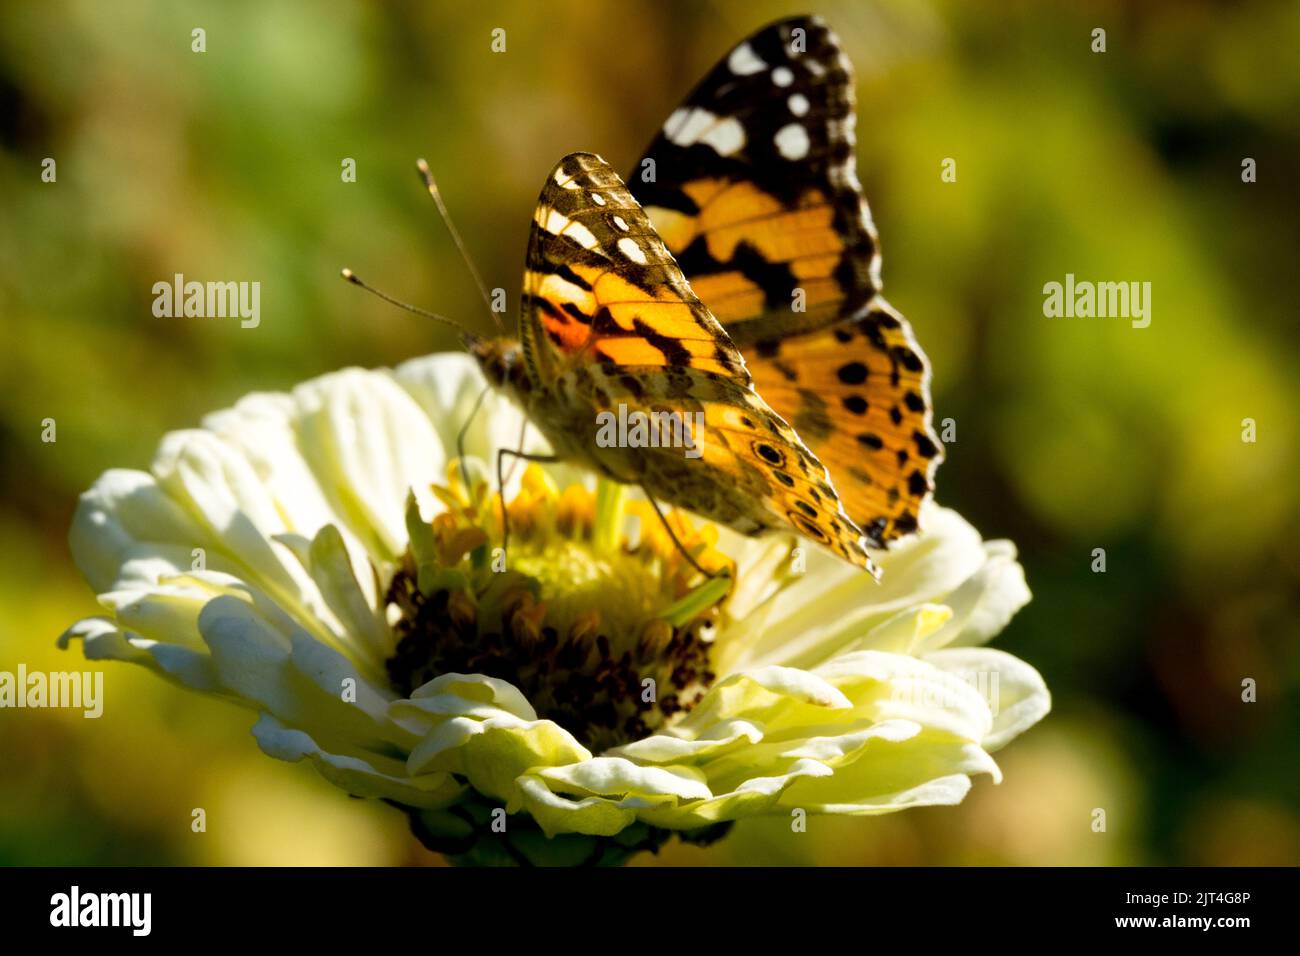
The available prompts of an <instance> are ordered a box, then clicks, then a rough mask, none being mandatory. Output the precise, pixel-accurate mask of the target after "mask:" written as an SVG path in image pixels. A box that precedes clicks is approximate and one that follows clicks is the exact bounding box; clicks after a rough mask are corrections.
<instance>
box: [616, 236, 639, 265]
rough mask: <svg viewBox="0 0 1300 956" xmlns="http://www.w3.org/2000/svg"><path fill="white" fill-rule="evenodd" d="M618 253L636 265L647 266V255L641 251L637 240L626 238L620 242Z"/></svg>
mask: <svg viewBox="0 0 1300 956" xmlns="http://www.w3.org/2000/svg"><path fill="white" fill-rule="evenodd" d="M618 251H619V252H621V253H623V255H625V256H627V257H628V258H629V259H631V260H632V261H633V262H635V263H638V264H640V265H645V264H646V257H645V253H644V252H642V251H641V247H640V246H638V245H637V244H636V240H634V239H630V238H628V237H627V236H624V237H623V238H622V239H620V240H619V241H618Z"/></svg>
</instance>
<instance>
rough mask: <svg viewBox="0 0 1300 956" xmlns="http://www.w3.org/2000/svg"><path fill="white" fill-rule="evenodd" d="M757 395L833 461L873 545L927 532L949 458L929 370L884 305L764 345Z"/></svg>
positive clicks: (755, 364) (755, 368) (757, 361)
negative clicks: (926, 510)
mask: <svg viewBox="0 0 1300 956" xmlns="http://www.w3.org/2000/svg"><path fill="white" fill-rule="evenodd" d="M749 368H750V370H751V372H752V373H753V376H754V388H755V389H756V390H757V391H758V392H759V394H761V395H762V396H763V398H764V399H765V400H766V401H767V402H768V404H770V405H771V406H772V408H774V409H775V410H776V411H777V412H778V413H779V414H780V415H782V416H783V417H784V418H785V419H787V420H788V421H789V422H790V423H791V424H792V425H793V426H794V428H795V429H796V430H797V431H798V433H799V436H800V437H801V438H802V439H803V440H804V441H805V442H806V443H807V445H808V447H809V448H811V449H812V450H813V451H814V452H816V454H817V455H818V456H819V457H820V458H821V459H822V460H823V461H825V462H827V467H828V468H829V469H830V471H831V474H832V476H833V477H834V480H835V487H836V488H837V489H839V492H840V496H841V497H842V498H843V500H844V507H845V510H846V511H847V512H848V513H849V514H850V515H851V516H853V518H854V520H855V521H856V522H857V523H858V524H859V525H860V526H861V528H862V530H863V531H864V532H865V533H866V535H867V540H868V542H869V543H870V544H871V545H872V546H873V547H884V546H885V545H887V544H888V543H889V542H890V541H892V540H894V539H896V538H899V537H903V536H906V535H910V534H912V533H914V532H915V531H917V530H918V527H919V520H920V514H921V506H922V504H923V503H924V501H925V500H926V499H927V498H928V497H929V496H930V495H931V494H932V493H933V491H934V473H935V471H936V469H937V468H938V466H939V462H940V461H942V460H943V451H942V446H941V445H940V444H939V441H938V439H937V437H936V436H935V434H934V431H933V427H932V425H931V410H930V401H929V394H930V391H929V376H930V370H929V365H928V363H927V362H926V359H925V356H924V355H923V354H922V353H921V351H920V349H919V348H917V346H916V343H915V341H914V340H913V339H912V337H911V331H910V330H909V329H908V327H907V323H906V321H905V320H904V319H903V318H902V317H901V316H900V315H898V313H896V312H895V311H894V310H893V309H892V308H891V307H890V306H889V305H888V304H887V303H886V302H885V301H884V299H881V298H877V299H875V300H874V302H873V303H872V305H871V307H870V309H869V310H868V311H867V314H866V315H864V316H863V317H862V318H860V319H856V320H854V321H852V322H848V323H843V324H840V325H836V326H833V327H831V328H827V329H821V330H818V331H816V332H807V333H803V334H801V335H798V336H795V337H792V338H786V339H770V340H766V341H764V342H761V343H759V344H758V346H757V348H755V349H754V350H753V351H752V353H751V357H750V359H749Z"/></svg>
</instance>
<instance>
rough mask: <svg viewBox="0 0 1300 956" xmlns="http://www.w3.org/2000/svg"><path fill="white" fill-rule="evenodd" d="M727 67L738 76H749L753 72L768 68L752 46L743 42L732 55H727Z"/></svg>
mask: <svg viewBox="0 0 1300 956" xmlns="http://www.w3.org/2000/svg"><path fill="white" fill-rule="evenodd" d="M727 69H729V70H731V72H732V73H735V74H736V75H737V76H749V75H750V74H751V73H757V72H759V71H760V70H766V69H767V64H766V63H764V62H763V61H762V60H761V59H759V56H758V54H757V53H755V52H754V48H753V47H752V46H750V45H749V44H748V43H742V44H741V45H740V46H738V47H736V48H735V49H734V50H732V51H731V56H729V57H727Z"/></svg>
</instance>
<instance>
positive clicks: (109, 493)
mask: <svg viewBox="0 0 1300 956" xmlns="http://www.w3.org/2000/svg"><path fill="white" fill-rule="evenodd" d="M68 541H69V544H70V546H71V548H72V557H73V560H74V561H76V563H77V568H78V569H79V570H80V571H81V573H82V575H84V576H85V578H86V580H87V581H89V582H90V586H91V587H92V588H93V589H94V590H95V591H101V592H102V591H110V590H113V589H115V588H119V587H124V586H128V585H129V584H132V583H145V582H146V581H147V580H148V579H147V577H142V576H141V575H139V574H127V573H125V571H126V569H125V565H127V564H128V562H132V561H139V560H148V561H152V562H155V564H154V570H155V571H168V572H175V571H180V570H186V569H188V568H189V567H190V563H191V560H192V558H191V553H192V550H193V549H194V548H196V547H200V546H203V545H205V544H207V543H208V536H207V533H206V531H205V530H204V529H202V528H201V527H200V526H199V525H198V523H197V522H195V521H194V519H193V518H191V517H190V516H189V515H188V514H186V513H185V511H184V510H183V509H182V508H181V507H180V506H179V505H177V504H176V502H174V501H172V500H171V498H169V497H168V496H167V495H166V494H165V493H164V492H163V491H162V489H161V488H159V487H158V483H157V482H156V481H155V480H154V478H153V476H152V475H149V474H146V473H145V472H143V471H129V470H127V469H122V468H115V469H113V470H111V471H106V472H104V474H102V475H101V476H100V477H99V479H98V480H97V481H96V482H95V484H94V485H93V486H91V488H90V490H89V491H86V492H85V493H84V494H82V496H81V499H80V501H79V502H78V503H77V511H76V515H75V516H74V517H73V519H72V529H71V531H70V532H69V534H68Z"/></svg>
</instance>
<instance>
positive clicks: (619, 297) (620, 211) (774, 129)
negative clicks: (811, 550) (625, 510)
mask: <svg viewBox="0 0 1300 956" xmlns="http://www.w3.org/2000/svg"><path fill="white" fill-rule="evenodd" d="M854 123H855V116H854V110H853V82H852V73H851V67H850V65H849V62H848V59H847V58H846V57H845V55H844V54H843V52H842V51H841V50H840V48H839V45H838V42H837V40H836V38H835V35H834V34H833V33H832V32H831V31H830V30H829V29H828V28H827V27H826V25H825V24H824V23H822V22H821V21H820V20H818V19H816V18H811V17H800V18H795V19H789V20H783V21H780V22H778V23H775V24H772V25H770V26H768V27H766V28H764V29H762V30H760V31H759V32H757V33H755V34H754V35H753V36H751V37H750V38H749V39H747V40H745V41H744V42H742V43H741V44H739V45H738V46H737V47H736V48H735V49H733V50H732V51H731V52H730V54H729V55H728V56H727V57H726V58H725V59H724V60H722V61H721V62H720V63H719V64H718V65H717V66H715V67H714V69H713V70H712V71H711V72H710V73H709V74H708V75H707V76H706V77H705V79H704V80H703V82H702V83H701V84H700V85H699V86H698V87H697V88H696V89H695V91H694V92H693V93H691V94H690V96H688V97H687V99H686V101H685V103H684V104H683V105H682V106H681V107H680V108H678V109H677V110H675V111H674V112H673V113H672V115H671V116H670V117H669V118H668V121H667V122H666V123H665V124H664V127H663V131H662V132H661V134H660V135H659V136H658V137H657V138H656V139H655V141H654V142H653V143H652V144H651V146H650V148H649V150H648V151H647V154H646V156H645V158H644V159H643V160H642V162H641V163H640V164H639V165H638V167H637V169H636V170H635V171H634V174H633V177H632V179H631V180H630V181H631V183H632V184H633V188H634V189H635V192H636V197H635V198H634V197H633V194H632V193H631V192H629V189H628V187H627V186H626V185H625V184H624V182H623V181H622V180H621V179H620V178H619V176H618V175H617V174H616V173H615V172H614V171H613V170H612V169H611V168H610V167H609V165H608V164H607V163H605V161H604V160H602V159H601V158H600V157H598V156H595V155H592V154H590V153H574V154H572V155H570V156H567V157H565V158H564V159H563V160H562V161H561V162H560V163H559V164H558V165H557V166H556V167H555V169H554V171H553V172H552V174H551V176H550V177H549V178H548V180H547V182H546V186H545V188H544V189H543V191H542V195H541V198H540V200H539V203H538V206H537V210H536V213H535V215H534V219H533V227H532V233H531V238H530V241H529V247H528V257H527V263H526V273H525V278H524V296H523V302H522V317H521V321H520V328H519V333H520V334H519V338H518V340H513V339H504V338H503V339H482V338H477V337H473V336H471V337H470V338H469V340H468V344H469V347H470V349H471V351H472V352H473V353H474V354H475V355H476V356H477V357H478V358H479V360H480V362H481V364H482V365H483V367H484V369H485V372H486V374H487V375H488V377H489V379H490V380H492V381H493V382H494V383H495V384H497V385H499V386H501V387H504V388H505V389H506V390H507V391H508V392H510V393H512V395H513V397H514V398H515V399H516V400H517V401H518V402H519V404H520V405H521V406H522V407H523V408H524V409H525V410H526V412H527V413H528V415H529V417H530V418H531V420H532V421H533V422H534V423H535V424H536V425H537V427H538V428H539V429H540V430H541V431H542V433H543V434H544V435H545V436H546V437H547V439H548V440H549V441H550V442H551V444H552V446H553V448H554V450H555V452H556V454H557V456H558V457H560V458H562V459H564V460H572V461H576V462H580V463H582V464H584V465H586V466H588V467H591V468H593V469H595V470H596V471H598V472H600V473H601V474H604V475H607V476H609V477H611V478H613V479H615V480H618V481H621V482H625V483H629V484H637V485H640V486H641V487H642V488H644V489H645V490H646V492H647V494H650V495H653V496H654V497H657V498H661V499H665V500H667V501H669V502H672V503H673V504H676V505H678V506H680V507H683V508H686V509H688V510H691V511H694V512H697V513H699V514H701V515H704V516H706V517H708V518H710V519H711V520H714V521H718V522H721V523H724V524H727V525H729V526H730V527H732V528H735V529H736V530H738V531H740V532H742V533H746V534H758V533H761V532H764V531H772V530H782V529H785V530H794V531H797V532H798V533H800V534H802V535H804V536H805V537H808V538H811V539H813V540H815V541H818V542H820V543H821V544H823V545H825V546H827V547H829V548H831V549H832V550H834V551H835V552H837V553H838V554H839V555H841V556H842V557H843V558H845V559H846V560H848V561H850V562H852V563H853V564H855V565H858V566H860V567H863V568H866V569H867V570H869V571H871V572H872V573H873V574H878V571H877V569H876V568H875V566H874V564H873V563H872V562H871V559H870V558H869V557H868V555H867V552H866V549H865V547H864V545H870V546H875V547H885V546H887V545H888V544H889V543H890V542H891V541H893V540H895V539H897V538H898V537H900V536H903V535H907V534H910V533H912V532H915V531H916V530H917V529H918V517H919V514H920V509H921V504H922V503H923V501H924V500H925V499H926V498H927V497H928V496H929V495H930V494H931V493H932V491H933V487H934V482H933V478H934V472H935V469H936V467H937V465H938V463H939V461H940V459H941V457H942V452H941V449H940V446H939V442H938V440H937V437H936V436H935V435H934V433H933V431H932V429H931V424H930V419H931V406H930V395H929V366H928V363H927V361H926V359H925V356H924V354H923V353H922V352H921V350H920V347H919V346H918V345H917V344H916V342H915V340H914V338H913V337H912V333H911V329H910V328H909V326H908V324H907V322H906V320H905V319H903V317H902V316H901V315H899V314H898V313H897V312H896V311H895V310H894V309H893V308H892V307H891V306H890V305H888V304H887V303H886V302H885V301H884V299H882V298H881V297H880V294H879V293H880V286H881V283H880V278H879V274H880V253H879V244H878V242H877V237H876V233H875V228H874V226H873V224H872V221H871V217H870V213H869V211H868V209H867V205H866V202H865V201H864V199H863V197H862V192H861V187H860V186H859V184H858V180H857V175H856V173H855V170H854V163H855V158H854V148H853V143H854V140H853V126H854ZM638 200H640V202H638ZM643 207H644V208H643ZM674 257H676V258H675V259H674ZM701 299H702V300H703V301H701ZM620 405H624V406H626V407H627V408H630V409H633V410H637V411H640V412H642V413H643V414H645V415H653V414H656V413H658V414H663V413H672V414H676V415H681V416H692V417H693V416H695V415H696V413H701V414H702V415H703V418H702V419H701V420H702V421H703V423H704V427H705V434H704V435H703V436H702V438H699V439H697V440H698V441H699V444H700V448H701V452H702V454H701V456H700V457H699V458H695V459H692V458H690V457H687V456H685V455H683V454H682V451H681V449H680V448H677V449H673V448H627V447H601V445H599V444H598V443H597V442H596V441H595V440H594V437H595V422H596V420H597V415H598V414H599V413H600V412H602V411H609V410H611V409H614V408H616V407H618V406H620Z"/></svg>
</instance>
